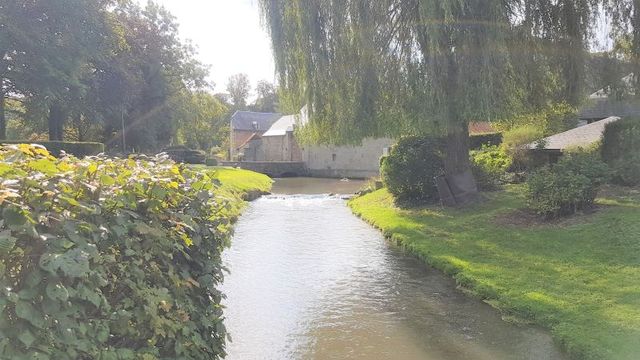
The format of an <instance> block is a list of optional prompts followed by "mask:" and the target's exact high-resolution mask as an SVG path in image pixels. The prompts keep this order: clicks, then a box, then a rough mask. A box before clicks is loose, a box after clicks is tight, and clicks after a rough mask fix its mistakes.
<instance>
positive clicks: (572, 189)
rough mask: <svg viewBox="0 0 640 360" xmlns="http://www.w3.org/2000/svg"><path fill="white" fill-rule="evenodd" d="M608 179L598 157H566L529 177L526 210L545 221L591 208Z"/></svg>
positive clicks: (586, 154) (582, 155) (575, 155)
mask: <svg viewBox="0 0 640 360" xmlns="http://www.w3.org/2000/svg"><path fill="white" fill-rule="evenodd" d="M608 176H609V168H608V167H607V165H606V164H605V163H604V162H602V161H601V160H600V159H599V158H598V156H596V155H594V154H589V153H574V154H567V155H565V156H563V157H562V158H561V159H560V161H558V163H556V164H554V165H552V166H545V167H543V168H541V169H538V170H537V171H535V172H533V173H532V174H531V175H530V176H529V179H528V180H527V188H528V190H527V198H528V204H529V207H530V208H531V209H532V210H534V211H535V212H536V213H538V214H539V215H543V216H545V217H547V218H555V217H560V216H564V215H571V214H574V213H575V212H576V211H578V210H584V209H587V208H589V207H591V206H593V203H594V201H595V198H596V195H597V194H598V190H599V189H600V186H601V185H602V184H604V183H605V182H606V181H607V180H608Z"/></svg>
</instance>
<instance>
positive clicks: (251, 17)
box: [140, 0, 275, 92]
mask: <svg viewBox="0 0 640 360" xmlns="http://www.w3.org/2000/svg"><path fill="white" fill-rule="evenodd" d="M140 2H141V3H145V1H144V0H140ZM155 2H156V3H159V4H161V5H163V6H164V7H166V8H167V10H169V11H170V12H171V13H172V14H173V15H175V16H176V18H177V20H178V23H179V24H180V35H181V37H182V38H184V39H190V40H191V41H192V42H193V44H194V45H196V46H197V47H198V53H199V54H198V59H199V60H200V61H201V62H203V63H205V64H208V65H211V80H212V81H213V82H214V83H215V85H216V87H215V91H216V92H222V91H225V87H226V82H227V79H228V78H229V76H231V75H234V74H237V73H246V74H248V75H249V78H250V79H251V82H252V83H253V85H254V87H255V83H256V82H257V81H258V80H268V81H271V82H273V81H274V80H275V78H274V64H273V56H272V53H271V41H270V39H269V35H268V34H267V32H266V30H265V29H264V28H263V27H262V26H261V18H260V10H259V5H258V3H257V0H155Z"/></svg>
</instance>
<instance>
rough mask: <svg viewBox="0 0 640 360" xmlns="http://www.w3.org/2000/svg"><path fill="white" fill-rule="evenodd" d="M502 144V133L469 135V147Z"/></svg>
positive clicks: (475, 147) (478, 147)
mask: <svg viewBox="0 0 640 360" xmlns="http://www.w3.org/2000/svg"><path fill="white" fill-rule="evenodd" d="M500 144H502V133H499V132H496V133H488V134H473V135H470V136H469V148H470V149H472V150H478V149H481V148H482V147H484V146H497V145H500Z"/></svg>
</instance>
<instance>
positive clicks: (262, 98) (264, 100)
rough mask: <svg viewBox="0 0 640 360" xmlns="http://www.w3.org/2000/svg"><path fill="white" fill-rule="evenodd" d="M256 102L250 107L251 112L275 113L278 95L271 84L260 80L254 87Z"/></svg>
mask: <svg viewBox="0 0 640 360" xmlns="http://www.w3.org/2000/svg"><path fill="white" fill-rule="evenodd" d="M256 95H257V97H256V101H255V102H254V103H253V105H251V106H250V109H251V111H257V112H271V113H274V112H277V109H278V93H277V91H276V88H275V86H273V84H272V83H270V82H268V81H265V80H260V81H258V84H257V85H256Z"/></svg>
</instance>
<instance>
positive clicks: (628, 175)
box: [612, 153, 640, 186]
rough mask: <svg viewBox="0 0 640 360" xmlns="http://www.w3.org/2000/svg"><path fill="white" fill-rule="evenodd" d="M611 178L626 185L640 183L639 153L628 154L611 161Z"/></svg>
mask: <svg viewBox="0 0 640 360" xmlns="http://www.w3.org/2000/svg"><path fill="white" fill-rule="evenodd" d="M612 167H613V173H614V176H613V179H614V181H615V182H616V183H618V184H622V185H628V186H636V185H640V153H636V154H630V155H629V156H628V157H624V158H620V159H618V160H616V161H614V162H613V165H612Z"/></svg>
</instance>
